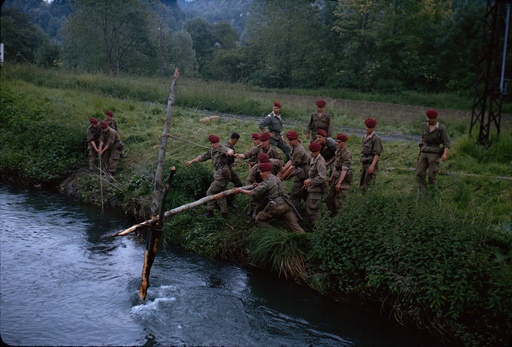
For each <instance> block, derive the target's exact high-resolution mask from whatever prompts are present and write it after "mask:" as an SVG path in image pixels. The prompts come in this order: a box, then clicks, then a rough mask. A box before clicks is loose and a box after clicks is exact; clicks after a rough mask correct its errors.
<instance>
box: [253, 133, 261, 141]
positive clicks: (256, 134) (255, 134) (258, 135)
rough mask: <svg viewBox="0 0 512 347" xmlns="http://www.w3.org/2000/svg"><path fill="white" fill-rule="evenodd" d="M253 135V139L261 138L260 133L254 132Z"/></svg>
mask: <svg viewBox="0 0 512 347" xmlns="http://www.w3.org/2000/svg"><path fill="white" fill-rule="evenodd" d="M251 137H252V138H253V139H256V140H259V139H260V133H252V135H251Z"/></svg>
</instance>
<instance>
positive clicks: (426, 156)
mask: <svg viewBox="0 0 512 347" xmlns="http://www.w3.org/2000/svg"><path fill="white" fill-rule="evenodd" d="M426 115H427V122H426V123H425V125H424V126H423V133H422V135H421V143H420V154H419V156H418V162H417V163H416V180H417V181H418V185H419V189H420V190H424V189H425V188H426V187H427V181H426V180H425V174H427V173H428V183H429V184H431V185H433V186H435V184H436V180H437V173H438V172H439V162H440V160H442V161H446V159H448V149H449V148H450V137H449V136H448V133H447V132H446V128H445V127H444V126H443V125H442V124H441V123H439V122H438V121H437V117H438V113H437V111H436V110H432V109H431V110H428V111H427V112H426Z"/></svg>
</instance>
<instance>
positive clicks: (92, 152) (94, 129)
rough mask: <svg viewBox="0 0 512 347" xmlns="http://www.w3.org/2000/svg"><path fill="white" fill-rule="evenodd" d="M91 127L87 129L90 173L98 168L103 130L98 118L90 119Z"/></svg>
mask: <svg viewBox="0 0 512 347" xmlns="http://www.w3.org/2000/svg"><path fill="white" fill-rule="evenodd" d="M89 123H90V125H89V126H88V127H87V151H88V152H89V171H91V172H93V171H94V169H95V168H96V165H95V163H96V159H97V157H98V155H97V154H96V153H99V151H100V149H99V145H100V141H99V140H100V135H101V129H100V128H99V127H98V120H97V119H96V118H91V119H89Z"/></svg>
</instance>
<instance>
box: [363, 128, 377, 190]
mask: <svg viewBox="0 0 512 347" xmlns="http://www.w3.org/2000/svg"><path fill="white" fill-rule="evenodd" d="M364 124H365V126H366V134H365V135H364V137H363V145H362V149H361V163H362V164H363V166H362V170H361V180H360V181H359V186H360V187H361V189H362V191H363V192H366V190H368V187H369V186H370V185H371V184H373V183H374V182H375V179H376V177H377V171H378V168H379V166H378V161H379V157H380V154H381V153H382V142H381V141H380V138H379V137H378V136H377V134H376V133H375V127H376V126H377V120H376V119H375V118H368V119H366V120H365V121H364Z"/></svg>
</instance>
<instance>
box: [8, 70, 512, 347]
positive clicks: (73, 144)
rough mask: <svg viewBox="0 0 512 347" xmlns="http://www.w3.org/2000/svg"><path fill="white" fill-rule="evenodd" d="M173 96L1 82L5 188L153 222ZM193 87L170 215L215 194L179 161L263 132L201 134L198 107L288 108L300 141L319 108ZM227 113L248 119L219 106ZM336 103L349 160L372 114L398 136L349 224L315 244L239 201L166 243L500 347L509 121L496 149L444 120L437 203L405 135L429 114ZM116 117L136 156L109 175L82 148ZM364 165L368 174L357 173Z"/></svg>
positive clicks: (243, 126)
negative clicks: (88, 135)
mask: <svg viewBox="0 0 512 347" xmlns="http://www.w3.org/2000/svg"><path fill="white" fill-rule="evenodd" d="M57 75H58V74H57ZM45 77H46V78H45ZM57 77H59V76H57ZM59 81H61V83H60V84H59ZM70 81H73V83H70ZM165 83H167V82H165ZM165 83H164V81H161V80H154V81H153V84H151V81H150V80H149V79H148V80H144V81H140V80H137V79H133V80H132V79H128V78H126V79H122V78H120V79H115V80H109V79H103V77H101V76H89V75H70V76H67V77H66V78H64V77H60V78H56V77H55V76H54V75H53V74H52V72H51V71H50V72H47V75H45V72H44V71H36V73H34V71H32V70H30V69H29V70H27V72H26V74H24V73H23V71H19V70H17V71H5V70H4V73H3V75H2V89H1V90H0V97H1V103H2V105H3V109H2V111H1V112H2V117H1V129H2V130H1V133H0V138H1V143H2V153H1V157H0V176H1V179H2V180H3V181H7V180H9V181H17V182H18V183H25V184H27V185H34V184H42V185H51V186H60V187H62V189H63V191H65V192H66V193H67V194H70V195H73V196H74V197H75V198H76V199H77V200H80V201H81V202H83V203H88V204H95V205H98V206H101V205H103V206H105V207H106V208H107V207H108V208H116V209H119V210H121V211H123V213H126V214H128V215H130V216H134V217H136V218H138V219H146V218H147V217H148V216H149V214H150V213H149V208H150V207H149V206H150V202H151V193H152V190H153V178H154V173H155V169H156V158H157V154H158V145H159V143H160V134H161V132H162V129H163V121H164V117H165V105H166V102H165V98H162V94H161V93H160V92H158V93H156V92H155V93H154V94H152V91H159V90H161V89H166V88H168V85H167V86H165ZM194 83H195V82H193V81H192V82H191V81H185V80H184V81H180V80H179V81H178V92H177V106H176V108H175V112H174V114H173V120H172V127H171V132H172V133H173V134H174V135H175V137H173V138H170V139H169V140H170V141H169V143H168V148H167V155H166V160H165V163H164V166H165V168H166V170H164V172H166V171H167V169H168V168H169V167H171V166H173V165H174V166H176V167H177V173H176V176H175V180H174V182H173V187H172V190H171V192H170V194H169V196H168V199H167V209H171V208H173V207H176V206H180V205H182V204H185V203H189V202H191V201H194V200H197V199H198V198H201V197H203V196H204V194H205V191H206V190H207V188H208V185H209V183H210V181H211V164H210V163H206V162H205V163H201V164H194V165H193V166H192V167H189V168H185V167H184V162H185V161H186V160H189V159H192V158H194V157H196V156H197V155H199V154H201V153H203V152H204V150H205V149H204V148H203V147H201V146H208V141H207V137H208V135H209V134H211V133H215V134H217V135H219V136H220V137H221V139H222V140H223V141H225V140H227V138H228V137H229V135H230V134H231V132H233V131H236V132H238V133H240V134H241V136H242V138H241V140H240V142H239V144H238V145H237V151H238V152H243V151H245V150H248V149H249V148H250V147H251V142H250V134H251V133H252V132H254V131H257V129H256V128H257V127H256V124H254V123H253V122H250V121H247V119H244V120H239V119H237V118H236V117H225V118H220V119H219V120H217V121H212V122H208V123H201V122H200V119H201V118H203V117H204V116H205V115H204V112H203V111H197V110H196V109H195V108H193V106H194V105H197V104H199V101H201V100H202V101H203V102H204V100H210V106H209V107H211V108H212V107H214V106H215V105H217V106H218V108H219V109H220V110H219V111H224V112H230V113H231V114H244V112H240V111H241V110H242V111H243V110H245V109H246V108H247V109H251V110H253V112H254V113H252V114H250V113H249V112H245V115H246V116H252V117H254V118H255V119H258V118H259V117H261V116H262V113H264V112H268V110H269V108H270V106H269V105H271V102H272V101H273V100H280V101H282V100H285V101H284V102H283V104H284V108H283V113H284V117H285V119H289V120H290V123H287V126H286V127H287V129H286V130H289V129H291V128H295V129H296V130H299V131H302V127H303V125H305V122H306V120H307V115H308V114H309V112H311V111H312V109H311V105H314V99H315V97H314V96H311V97H305V96H293V95H289V94H286V95H279V94H278V93H277V92H273V93H268V92H265V93H263V92H251V91H247V90H241V89H242V87H241V86H235V88H234V89H233V86H230V85H223V86H220V85H216V86H211V85H206V86H205V84H203V83H198V84H197V86H195V87H194ZM169 85H170V82H169ZM212 87H213V88H212ZM194 88H196V89H194ZM229 88H232V89H231V90H229ZM205 89H206V90H205ZM194 91H195V92H194ZM122 92H124V93H125V94H123V95H121V94H122ZM206 92H208V93H206ZM216 93H218V94H216ZM228 94H229V95H231V96H230V97H229V98H227V97H226V95H228ZM194 95H195V96H194ZM313 95H314V94H313ZM215 100H219V101H215ZM262 100H264V101H262ZM178 101H179V103H178ZM214 101H215V102H214ZM231 102H232V104H233V105H238V106H237V107H234V108H233V109H231V110H229V109H223V105H225V104H230V103H231ZM352 102H354V101H352ZM338 103H340V104H341V103H342V100H329V104H328V109H329V108H330V107H331V109H329V111H331V112H332V113H333V114H334V119H335V124H336V130H337V131H341V130H342V129H343V131H345V132H346V133H347V135H348V136H349V137H350V138H351V139H350V140H349V142H348V147H349V149H350V150H351V152H352V154H353V157H354V159H355V160H354V162H356V158H357V153H359V151H360V138H359V135H360V133H361V131H362V129H363V120H364V117H366V116H374V117H376V118H377V119H378V127H377V132H379V133H382V134H389V135H394V136H395V138H392V137H391V136H390V138H389V139H386V140H385V141H384V153H383V156H382V158H381V166H380V172H379V176H378V180H377V183H376V185H375V187H374V189H373V190H372V191H371V193H370V194H367V195H365V196H363V195H361V194H360V192H359V191H358V189H357V188H355V187H354V188H353V189H352V190H351V192H350V195H349V198H348V201H347V205H346V206H347V208H346V209H344V213H342V214H340V215H339V216H338V217H336V218H335V219H329V218H327V217H324V218H323V219H322V222H321V226H320V227H319V228H317V229H315V230H313V229H312V228H311V226H309V225H307V223H305V225H304V227H306V228H309V230H311V231H312V232H310V233H308V234H306V235H293V234H290V233H288V232H286V231H285V229H282V228H276V229H272V230H261V229H259V228H257V227H255V226H254V225H248V224H246V223H245V209H246V207H247V205H248V203H249V201H248V199H247V198H245V197H242V196H240V197H237V198H236V199H237V202H236V204H237V205H238V207H239V208H238V209H236V210H231V211H230V217H229V219H228V221H227V222H225V221H224V220H222V219H221V218H218V217H217V216H216V218H213V219H210V220H209V219H203V218H199V217H198V215H199V214H201V213H202V212H204V208H198V209H194V210H191V211H187V212H183V213H182V214H179V215H177V216H175V217H173V218H171V219H169V220H168V221H167V222H166V223H167V224H166V227H165V239H164V242H165V243H168V244H169V243H172V244H177V245H180V246H181V247H184V248H186V249H190V250H193V251H194V252H196V253H200V254H203V255H206V256H209V257H211V258H215V259H225V260H229V261H233V262H236V263H239V264H243V265H249V264H250V265H252V266H259V267H263V268H268V269H269V270H270V271H273V272H274V273H276V274H277V275H279V276H283V277H286V278H289V279H293V280H295V281H297V282H299V283H302V284H306V285H309V286H311V287H312V288H315V289H316V290H318V291H320V292H322V293H324V294H326V295H328V296H330V297H332V298H335V299H337V300H350V301H354V300H356V301H359V302H361V301H362V302H367V303H368V304H372V305H373V304H376V305H377V306H376V307H379V309H380V308H382V309H383V310H384V311H385V312H386V313H387V314H388V315H389V316H390V317H394V318H395V319H397V320H399V321H401V322H402V323H404V324H406V325H409V326H414V325H416V326H419V327H421V328H422V329H426V330H428V331H430V332H431V333H432V334H434V335H435V336H437V338H439V339H440V341H443V342H445V343H451V344H461V345H475V346H476V345H489V346H491V345H496V344H498V345H499V344H505V343H506V341H508V340H509V339H510V331H512V317H511V312H512V293H511V288H512V275H511V274H512V251H511V249H512V237H511V233H510V225H511V224H510V221H511V217H512V216H511V211H510V201H511V200H512V188H511V184H510V181H509V180H507V179H500V177H501V176H506V177H508V176H509V174H510V165H511V163H512V158H511V153H512V138H511V136H510V135H509V134H510V130H511V129H510V128H509V124H508V123H507V122H504V124H503V126H504V129H502V137H501V139H500V142H498V143H497V144H496V145H493V146H492V147H490V148H489V149H485V148H481V147H479V146H477V145H475V144H474V143H473V141H472V140H471V139H470V138H469V137H468V136H467V135H466V134H467V132H468V126H469V119H468V118H467V116H461V114H463V115H464V114H466V113H465V111H461V112H460V111H459V112H455V111H454V112H450V111H449V110H444V111H443V113H441V117H440V121H441V122H442V123H443V124H445V125H446V127H447V129H448V130H449V132H450V136H451V137H452V141H453V143H454V146H453V148H452V149H451V151H450V158H449V160H448V161H447V162H446V163H443V164H442V170H443V171H445V172H451V173H454V174H451V175H441V176H440V177H439V185H438V186H439V190H438V191H435V192H431V194H428V195H418V194H417V192H416V186H415V182H414V175H413V173H412V172H411V168H413V167H414V166H415V165H414V163H415V158H416V155H417V143H416V142H415V141H411V140H407V139H406V138H405V137H406V136H418V134H419V132H420V129H421V125H422V123H423V121H424V115H423V114H422V112H420V109H421V107H419V106H414V107H411V108H410V109H409V111H408V112H409V113H408V112H405V111H402V110H403V109H404V108H407V106H405V105H401V106H400V108H397V111H396V112H383V113H382V114H379V113H378V110H379V109H380V108H381V105H378V107H377V106H375V107H374V108H372V110H373V111H372V113H371V114H365V115H363V114H355V113H354V114H353V113H351V112H350V111H347V109H345V108H342V107H339V108H338V107H336V105H338ZM178 104H179V105H178ZM365 104H368V103H367V102H366V103H365ZM250 105H253V107H252V108H250ZM387 107H388V108H389V109H392V107H393V105H391V104H389V105H387ZM418 108H420V109H418ZM107 109H110V110H112V111H113V112H114V114H115V119H116V120H117V123H118V125H119V127H120V133H121V137H122V140H123V142H124V145H125V152H124V158H122V159H121V164H120V167H119V172H118V173H116V175H115V176H114V178H109V177H107V176H103V175H102V176H100V175H98V174H96V173H89V172H88V171H87V170H86V168H87V158H86V153H85V147H84V146H85V145H84V142H83V139H84V137H85V130H86V128H87V125H88V119H89V117H97V118H101V119H102V118H103V116H104V113H105V110H107ZM260 109H261V110H267V111H258V110H260ZM254 110H255V111H254ZM208 112H213V111H211V110H210V111H208ZM257 112H259V113H257ZM287 112H288V113H287ZM373 112H374V113H373ZM213 113H214V112H213ZM287 114H290V117H289V118H288V116H287ZM394 115H400V116H399V117H395V116H394ZM351 129H352V130H351ZM400 137H402V138H400ZM180 139H183V140H187V141H181V140H180ZM413 140H414V138H413ZM188 141H191V142H192V143H196V144H198V145H200V146H196V145H194V144H191V143H190V142H188ZM354 167H355V170H354V171H355V175H356V176H357V175H358V170H357V164H354ZM235 170H236V171H237V172H238V173H239V175H240V176H241V177H242V179H243V178H244V173H245V172H246V163H245V162H243V161H237V162H236V164H235ZM473 175H476V176H473ZM357 179H358V177H355V178H354V181H357ZM63 181H64V182H65V183H64V184H62V182H63ZM289 184H290V183H289V182H287V185H288V187H289ZM398 192H399V193H398ZM102 197H103V200H101V198H102ZM362 216H364V217H362Z"/></svg>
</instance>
